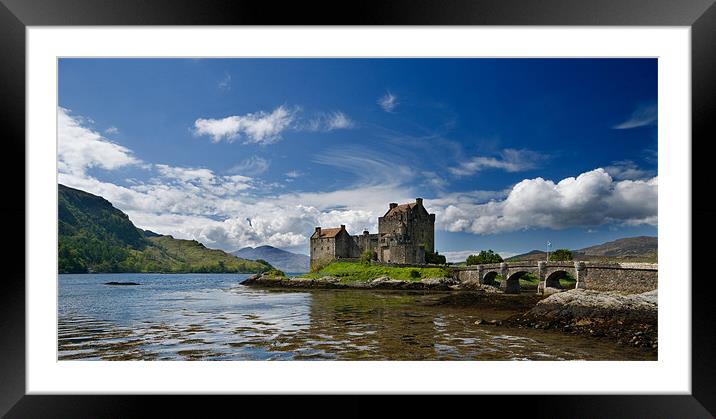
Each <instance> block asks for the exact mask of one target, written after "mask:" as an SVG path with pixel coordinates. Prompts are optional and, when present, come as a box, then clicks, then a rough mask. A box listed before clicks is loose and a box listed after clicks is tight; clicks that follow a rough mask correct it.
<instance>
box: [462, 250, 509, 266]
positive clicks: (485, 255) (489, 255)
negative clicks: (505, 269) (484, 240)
mask: <svg viewBox="0 0 716 419" xmlns="http://www.w3.org/2000/svg"><path fill="white" fill-rule="evenodd" d="M500 262H503V260H502V256H500V255H499V254H497V253H495V252H493V251H492V249H489V250H487V251H485V250H481V251H480V253H479V254H477V255H470V256H468V257H467V261H466V263H467V264H468V265H482V264H484V263H500Z"/></svg>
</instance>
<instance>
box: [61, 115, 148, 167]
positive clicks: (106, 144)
mask: <svg viewBox="0 0 716 419" xmlns="http://www.w3.org/2000/svg"><path fill="white" fill-rule="evenodd" d="M86 121H87V119H86V118H82V117H79V116H73V115H72V113H71V111H70V110H68V109H65V108H62V107H58V108H57V137H58V138H57V141H58V150H57V153H58V156H57V158H58V167H59V171H60V172H62V173H76V174H81V173H84V172H85V171H86V170H87V169H89V168H91V167H99V168H102V169H106V170H114V169H118V168H120V167H124V166H129V165H135V164H139V163H141V161H140V160H139V159H137V158H136V157H134V155H133V153H132V151H131V150H129V149H128V148H126V147H123V146H121V145H119V144H116V143H114V142H112V141H110V140H108V139H107V138H105V137H103V136H102V135H101V134H100V133H98V132H97V131H94V130H92V129H90V128H88V127H87V126H86ZM83 124H84V125H83Z"/></svg>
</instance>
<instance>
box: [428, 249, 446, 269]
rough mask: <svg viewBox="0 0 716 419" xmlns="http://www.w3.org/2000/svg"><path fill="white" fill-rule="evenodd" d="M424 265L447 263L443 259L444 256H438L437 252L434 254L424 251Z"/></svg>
mask: <svg viewBox="0 0 716 419" xmlns="http://www.w3.org/2000/svg"><path fill="white" fill-rule="evenodd" d="M425 263H430V264H433V265H444V264H446V263H447V259H445V256H443V255H441V254H439V253H438V251H437V250H436V251H435V253H433V252H431V251H429V250H426V251H425Z"/></svg>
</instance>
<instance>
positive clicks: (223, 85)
mask: <svg viewBox="0 0 716 419" xmlns="http://www.w3.org/2000/svg"><path fill="white" fill-rule="evenodd" d="M217 86H218V87H219V90H223V91H225V92H228V91H229V90H231V74H229V73H224V77H223V78H222V79H221V80H219V83H217Z"/></svg>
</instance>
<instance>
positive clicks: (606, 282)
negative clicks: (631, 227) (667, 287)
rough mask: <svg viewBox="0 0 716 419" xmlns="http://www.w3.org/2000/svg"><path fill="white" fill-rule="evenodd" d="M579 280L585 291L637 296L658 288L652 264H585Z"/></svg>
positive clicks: (657, 275) (655, 267)
mask: <svg viewBox="0 0 716 419" xmlns="http://www.w3.org/2000/svg"><path fill="white" fill-rule="evenodd" d="M579 279H580V282H581V281H583V282H584V288H586V289H590V290H596V291H621V292H627V293H633V294H637V293H642V292H646V291H651V290H655V289H657V288H658V284H659V269H658V265H657V264H652V263H613V264H606V263H585V264H584V270H583V271H580V272H579Z"/></svg>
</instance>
